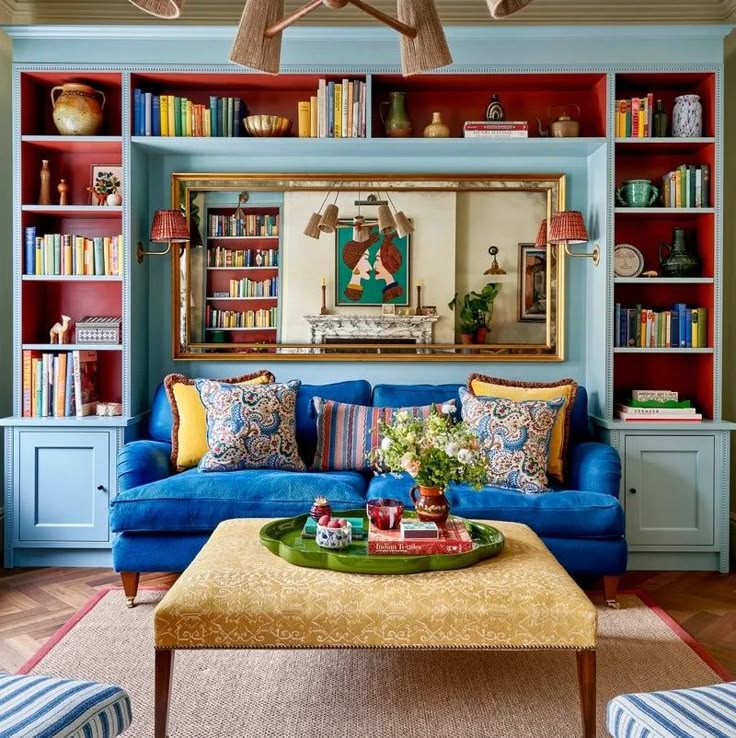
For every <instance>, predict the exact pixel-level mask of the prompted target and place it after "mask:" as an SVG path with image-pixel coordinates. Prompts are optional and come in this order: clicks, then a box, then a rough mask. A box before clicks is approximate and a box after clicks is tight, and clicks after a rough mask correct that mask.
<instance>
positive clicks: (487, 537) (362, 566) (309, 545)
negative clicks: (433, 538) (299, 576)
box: [261, 510, 505, 574]
mask: <svg viewBox="0 0 736 738" xmlns="http://www.w3.org/2000/svg"><path fill="white" fill-rule="evenodd" d="M337 515H339V516H340V517H343V518H359V517H362V518H364V519H366V518H365V510H344V511H340V512H339V513H335V516H337ZM404 515H405V516H406V517H413V516H412V515H411V514H410V513H404ZM306 521H307V515H299V516H297V517H295V518H284V519H282V520H274V521H273V522H271V523H267V524H266V525H264V526H263V528H261V543H263V545H264V546H265V547H266V548H267V549H268V550H269V551H271V552H272V553H275V554H276V555H277V556H280V557H281V558H282V559H285V560H286V561H288V562H289V563H290V564H295V565H296V566H307V567H310V568H312V569H332V570H333V571H342V572H348V573H351V574H416V573H418V572H422V571H441V570H447V569H463V568H465V567H466V566H472V565H473V564H476V563H478V562H479V561H482V560H483V559H489V558H491V557H492V556H495V555H496V554H499V553H500V552H501V551H502V549H503V546H504V543H505V539H504V537H503V533H501V531H499V530H497V529H496V528H493V527H491V526H490V525H485V524H483V523H476V522H473V521H470V520H466V521H465V525H466V526H467V527H468V530H469V531H470V536H471V538H472V539H473V541H474V542H475V548H474V549H473V550H472V551H468V552H466V553H459V554H432V555H428V556H417V555H413V556H398V555H388V556H385V555H384V556H381V555H379V554H370V555H369V554H368V541H367V540H363V541H353V543H351V544H350V546H348V547H347V548H343V549H340V550H337V551H336V550H331V549H325V548H321V547H320V546H318V545H317V543H316V541H314V539H309V538H306V539H305V538H302V529H303V528H304V523H305V522H306ZM367 525H368V521H367V519H366V528H367Z"/></svg>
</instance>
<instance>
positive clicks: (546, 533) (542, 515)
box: [111, 380, 626, 607]
mask: <svg viewBox="0 0 736 738" xmlns="http://www.w3.org/2000/svg"><path fill="white" fill-rule="evenodd" d="M459 386H460V385H457V384H447V385H377V386H375V387H374V388H371V386H370V384H369V383H368V382H366V381H365V380H354V381H348V382H339V383H334V384H325V385H308V384H303V385H302V386H301V387H300V389H299V393H298V396H297V409H296V425H297V428H296V431H297V441H298V443H299V449H300V453H301V454H302V456H303V458H304V459H305V460H307V462H308V463H309V461H310V460H311V459H312V458H313V456H314V450H315V446H316V442H317V436H316V424H315V417H314V414H313V412H312V398H313V397H315V396H319V397H324V398H327V399H332V400H338V401H341V402H351V403H354V404H359V405H371V404H372V405H374V406H381V407H402V406H409V405H425V404H429V403H432V402H440V403H441V402H444V401H446V400H448V399H451V398H453V399H455V400H456V401H457V402H458V403H459V398H458V389H459ZM172 422H173V418H172V415H171V409H170V407H169V403H168V399H167V397H166V393H165V392H164V390H163V386H159V388H158V389H157V391H156V393H155V396H154V399H153V405H152V408H151V415H150V423H149V435H150V439H149V440H141V441H133V442H131V443H128V444H126V445H125V446H124V447H123V448H122V449H121V451H120V455H119V458H118V493H117V496H116V497H115V499H114V500H113V501H112V503H111V508H112V509H111V526H112V531H113V533H114V534H115V539H114V542H113V565H114V567H115V570H116V571H117V572H120V574H121V577H122V580H123V586H124V588H125V594H126V596H127V597H128V603H129V605H130V606H131V607H132V606H133V603H134V598H135V595H136V592H137V588H138V578H139V575H140V572H145V571H149V572H150V571H165V572H181V571H183V570H184V569H185V568H186V567H187V565H188V564H189V563H190V562H191V561H192V559H193V558H194V556H195V555H196V554H197V552H198V551H199V550H200V548H201V547H202V546H203V545H204V543H205V542H206V541H207V539H208V537H209V535H210V534H211V533H212V531H213V530H214V529H215V527H216V526H217V525H218V523H220V522H221V521H223V520H227V519H229V518H253V517H264V518H272V517H282V516H291V515H299V514H302V513H304V512H306V511H307V510H308V509H309V507H310V505H311V503H312V501H313V499H314V497H315V496H316V495H318V494H320V495H324V496H326V497H327V498H328V499H329V500H330V503H331V504H332V506H333V507H334V508H335V509H338V510H339V509H341V508H342V509H348V508H360V507H362V506H363V504H364V502H365V500H366V498H367V497H398V498H399V499H401V500H403V501H404V502H406V503H409V490H410V488H411V486H412V480H411V478H410V477H407V476H406V475H404V476H401V477H398V478H397V477H394V476H392V475H380V476H370V475H365V474H362V473H360V472H326V473H322V472H303V473H302V472H287V471H276V470H271V469H249V470H245V471H239V472H215V473H200V472H198V471H197V470H196V469H190V470H187V471H184V472H180V473H172V470H171V466H170V461H169V456H170V452H171V444H170V438H171V426H172ZM620 478H621V463H620V460H619V458H618V454H617V453H616V451H615V450H614V449H613V448H611V447H610V446H608V445H606V444H602V443H598V442H594V441H591V439H590V436H589V431H588V415H587V395H586V392H585V389H584V388H583V387H581V388H580V389H579V391H578V394H577V398H576V400H575V405H574V406H573V410H572V422H571V429H570V443H569V459H568V484H567V485H566V486H564V487H563V486H559V488H556V492H555V493H554V494H541V495H524V494H520V493H518V492H513V491H510V490H505V489H498V488H494V487H486V488H484V489H483V490H481V491H476V490H473V489H471V488H468V487H466V486H464V485H456V486H452V487H451V488H450V489H449V490H448V493H447V494H448V499H449V501H450V504H451V506H452V512H453V513H455V514H457V515H462V516H464V517H469V518H478V519H488V520H506V521H513V522H518V523H525V524H527V525H529V526H530V527H531V528H532V529H533V530H534V531H536V532H537V534H538V535H539V536H540V537H541V538H542V540H543V541H544V542H545V544H546V545H547V547H548V548H549V549H550V550H551V551H552V553H553V554H554V555H555V556H556V557H557V559H558V560H559V561H560V563H561V564H562V565H563V566H564V567H565V568H566V569H567V571H568V572H570V574H572V575H573V576H602V577H603V582H604V590H605V596H606V599H607V600H609V601H612V602H613V601H615V598H616V587H617V584H618V577H619V576H620V575H621V574H623V573H624V571H625V570H626V541H625V539H624V518H623V511H622V509H621V505H620V504H619V501H618V494H619V482H620Z"/></svg>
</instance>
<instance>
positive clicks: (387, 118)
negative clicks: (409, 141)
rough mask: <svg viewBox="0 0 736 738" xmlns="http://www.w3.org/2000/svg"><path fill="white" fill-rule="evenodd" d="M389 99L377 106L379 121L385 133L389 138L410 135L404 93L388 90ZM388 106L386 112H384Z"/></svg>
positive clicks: (409, 123) (409, 122)
mask: <svg viewBox="0 0 736 738" xmlns="http://www.w3.org/2000/svg"><path fill="white" fill-rule="evenodd" d="M388 96H389V99H388V100H384V101H383V102H382V103H381V104H380V105H379V106H378V112H379V114H380V116H381V121H382V122H383V126H384V128H385V130H386V135H387V136H390V137H391V138H406V137H407V136H411V121H410V120H409V114H408V113H407V112H406V93H405V92H390V93H389V95H388ZM386 107H388V112H387V113H384V110H385V108H386Z"/></svg>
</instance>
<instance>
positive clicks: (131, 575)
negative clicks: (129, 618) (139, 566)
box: [120, 571, 141, 607]
mask: <svg viewBox="0 0 736 738" xmlns="http://www.w3.org/2000/svg"><path fill="white" fill-rule="evenodd" d="M120 578H121V579H122V580H123V591H124V592H125V597H126V599H127V600H128V607H135V596H136V594H138V581H139V579H140V578H141V575H140V572H137V571H121V572H120Z"/></svg>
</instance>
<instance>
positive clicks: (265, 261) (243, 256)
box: [207, 246, 279, 267]
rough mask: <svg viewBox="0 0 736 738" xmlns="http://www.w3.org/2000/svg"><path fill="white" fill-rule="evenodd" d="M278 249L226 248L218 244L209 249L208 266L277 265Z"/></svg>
mask: <svg viewBox="0 0 736 738" xmlns="http://www.w3.org/2000/svg"><path fill="white" fill-rule="evenodd" d="M278 265H279V252H278V251H277V250H276V249H226V248H223V247H222V246H216V247H215V248H210V249H208V250H207V266H208V267H260V266H262V267H276V266H278Z"/></svg>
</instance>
